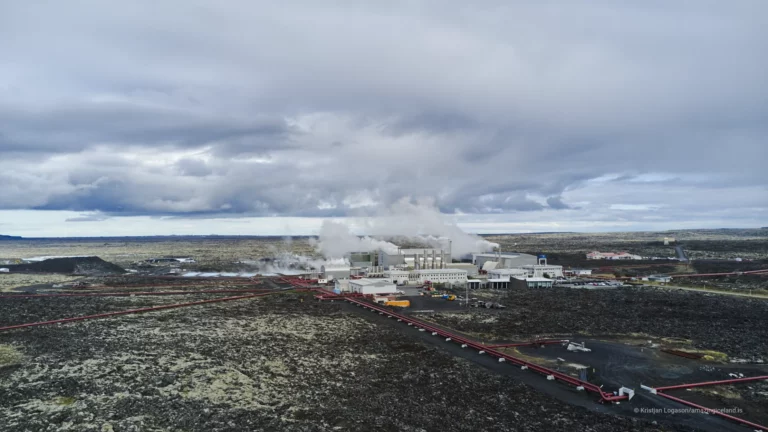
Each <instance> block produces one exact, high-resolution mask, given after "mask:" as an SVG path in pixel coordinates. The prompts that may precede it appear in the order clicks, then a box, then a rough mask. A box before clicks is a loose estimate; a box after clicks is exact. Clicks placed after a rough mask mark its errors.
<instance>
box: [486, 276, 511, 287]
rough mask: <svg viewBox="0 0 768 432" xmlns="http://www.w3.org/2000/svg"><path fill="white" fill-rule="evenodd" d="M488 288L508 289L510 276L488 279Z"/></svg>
mask: <svg viewBox="0 0 768 432" xmlns="http://www.w3.org/2000/svg"><path fill="white" fill-rule="evenodd" d="M485 286H486V288H493V289H507V288H509V278H506V279H505V278H502V279H488V280H487V281H486V282H485Z"/></svg>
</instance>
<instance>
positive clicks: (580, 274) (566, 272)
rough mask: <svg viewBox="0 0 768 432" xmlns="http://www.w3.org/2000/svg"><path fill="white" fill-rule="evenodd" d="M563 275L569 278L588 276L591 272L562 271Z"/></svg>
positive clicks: (587, 270) (579, 270)
mask: <svg viewBox="0 0 768 432" xmlns="http://www.w3.org/2000/svg"><path fill="white" fill-rule="evenodd" d="M563 274H565V275H571V276H589V275H591V274H592V270H589V269H568V270H563Z"/></svg>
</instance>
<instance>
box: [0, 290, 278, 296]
mask: <svg viewBox="0 0 768 432" xmlns="http://www.w3.org/2000/svg"><path fill="white" fill-rule="evenodd" d="M265 291H268V290H266V289H263V288H262V289H252V290H202V291H154V292H153V291H138V292H130V291H126V292H106V293H105V292H96V293H57V294H19V295H2V296H0V299H7V298H43V297H127V296H153V295H156V296H162V295H189V294H237V293H257V292H265Z"/></svg>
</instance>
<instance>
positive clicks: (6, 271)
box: [0, 267, 10, 273]
mask: <svg viewBox="0 0 768 432" xmlns="http://www.w3.org/2000/svg"><path fill="white" fill-rule="evenodd" d="M0 273H10V270H8V269H7V268H5V267H4V268H0Z"/></svg>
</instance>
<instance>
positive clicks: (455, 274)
mask: <svg viewBox="0 0 768 432" xmlns="http://www.w3.org/2000/svg"><path fill="white" fill-rule="evenodd" d="M412 274H415V276H416V278H415V279H416V281H417V282H418V283H422V284H423V283H426V282H432V283H442V284H451V285H460V286H464V285H465V284H466V283H467V271H466V270H461V269H429V270H416V271H415V272H413V273H412Z"/></svg>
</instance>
